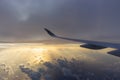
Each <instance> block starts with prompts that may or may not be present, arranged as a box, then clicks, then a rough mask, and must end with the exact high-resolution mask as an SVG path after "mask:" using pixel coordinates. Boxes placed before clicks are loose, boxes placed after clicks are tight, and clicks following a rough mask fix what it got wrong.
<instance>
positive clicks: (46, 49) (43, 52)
mask: <svg viewBox="0 0 120 80" xmlns="http://www.w3.org/2000/svg"><path fill="white" fill-rule="evenodd" d="M6 46H7V44H6ZM8 46H9V47H6V49H5V50H2V51H0V63H5V64H8V65H9V64H11V66H15V65H19V64H23V63H24V64H27V65H28V66H31V67H34V66H37V65H39V64H42V63H44V62H47V61H52V62H54V59H59V58H60V59H61V58H66V59H68V60H69V59H72V58H75V59H79V60H82V61H89V62H90V61H91V62H95V61H96V58H93V57H92V56H91V55H92V53H93V52H92V51H91V50H88V49H84V48H80V47H79V44H55V45H45V44H37V43H36V44H30V43H29V44H17V43H16V44H14V45H8ZM90 51H91V52H90ZM94 53H95V51H94ZM94 53H93V54H94Z"/></svg>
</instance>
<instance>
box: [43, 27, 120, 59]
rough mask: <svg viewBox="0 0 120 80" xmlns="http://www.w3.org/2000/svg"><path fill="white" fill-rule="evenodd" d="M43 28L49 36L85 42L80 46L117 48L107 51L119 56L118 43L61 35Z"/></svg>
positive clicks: (119, 47)
mask: <svg viewBox="0 0 120 80" xmlns="http://www.w3.org/2000/svg"><path fill="white" fill-rule="evenodd" d="M44 29H45V31H46V32H47V33H48V34H49V35H50V36H51V37H54V38H60V39H65V40H70V41H76V42H82V43H85V44H83V45H80V47H84V48H88V49H93V50H100V49H104V48H108V47H110V48H115V49H117V50H114V51H111V52H108V54H111V55H114V56H118V57H120V44H118V43H109V42H99V41H90V40H82V39H72V38H67V37H61V36H58V35H55V34H54V33H53V32H51V31H50V30H48V29H46V28H44Z"/></svg>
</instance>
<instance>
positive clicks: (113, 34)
mask: <svg viewBox="0 0 120 80" xmlns="http://www.w3.org/2000/svg"><path fill="white" fill-rule="evenodd" d="M119 2H120V1H118V0H114V1H113V0H1V1H0V17H1V18H0V39H1V40H4V39H8V40H33V39H47V37H48V36H47V34H46V35H45V32H44V31H43V27H46V28H49V29H51V30H52V31H54V32H55V33H58V34H60V35H64V36H68V37H73V38H75V37H76V38H77V37H78V38H84V39H103V40H105V41H106V40H108V39H110V40H111V41H112V40H113V41H115V40H120V35H119V30H120V27H119V26H120V23H119V21H120V11H119V8H120V5H119Z"/></svg>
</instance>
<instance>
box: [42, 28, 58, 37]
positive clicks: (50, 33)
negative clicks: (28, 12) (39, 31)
mask: <svg viewBox="0 0 120 80" xmlns="http://www.w3.org/2000/svg"><path fill="white" fill-rule="evenodd" d="M44 30H45V31H46V32H47V33H48V34H49V35H50V36H52V37H56V35H55V34H54V33H52V32H51V31H50V30H48V29H47V28H44Z"/></svg>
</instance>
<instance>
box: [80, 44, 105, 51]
mask: <svg viewBox="0 0 120 80" xmlns="http://www.w3.org/2000/svg"><path fill="white" fill-rule="evenodd" d="M80 47H83V48H88V49H94V50H99V49H104V48H107V47H104V46H99V45H94V44H84V45H80Z"/></svg>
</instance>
